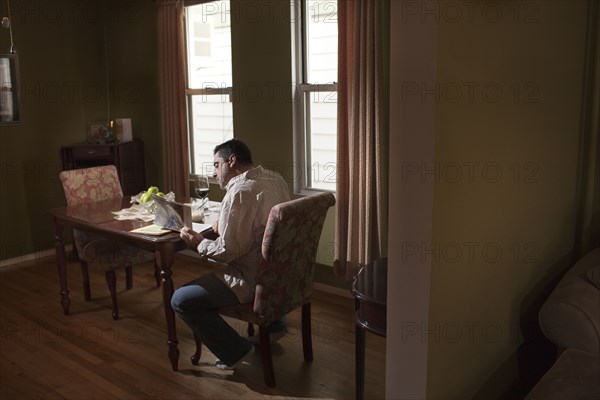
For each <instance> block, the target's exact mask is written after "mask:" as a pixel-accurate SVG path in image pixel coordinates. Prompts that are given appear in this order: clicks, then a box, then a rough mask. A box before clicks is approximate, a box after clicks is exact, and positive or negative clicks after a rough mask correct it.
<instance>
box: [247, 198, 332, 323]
mask: <svg viewBox="0 0 600 400" xmlns="http://www.w3.org/2000/svg"><path fill="white" fill-rule="evenodd" d="M334 204H335V197H334V196H333V194H331V193H321V194H317V195H312V196H306V197H303V198H299V199H296V200H292V201H288V202H285V203H281V204H278V205H276V206H274V207H273V208H272V209H271V212H270V214H269V219H268V221H267V225H266V228H265V233H264V236H263V242H262V256H263V260H262V261H263V263H264V265H263V267H264V269H263V270H262V272H261V273H260V274H259V276H258V284H257V286H256V295H255V298H254V312H255V313H257V314H258V315H259V316H260V318H261V319H262V320H263V321H274V320H277V319H279V318H281V317H283V316H284V315H285V314H287V313H288V312H290V311H292V310H294V309H296V308H297V307H299V306H301V305H303V304H305V303H307V302H308V301H310V296H311V295H312V288H313V276H314V268H315V261H316V257H317V249H318V245H319V238H320V237H321V231H322V229H323V223H324V221H325V216H326V215H327V210H328V209H329V207H331V206H333V205H334Z"/></svg>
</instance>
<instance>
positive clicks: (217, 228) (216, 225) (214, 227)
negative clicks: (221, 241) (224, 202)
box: [212, 219, 219, 234]
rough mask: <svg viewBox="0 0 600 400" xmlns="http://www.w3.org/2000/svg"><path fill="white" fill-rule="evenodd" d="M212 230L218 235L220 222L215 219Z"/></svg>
mask: <svg viewBox="0 0 600 400" xmlns="http://www.w3.org/2000/svg"><path fill="white" fill-rule="evenodd" d="M212 230H213V232H214V233H216V234H218V233H219V220H218V219H215V220H214V221H213V223H212Z"/></svg>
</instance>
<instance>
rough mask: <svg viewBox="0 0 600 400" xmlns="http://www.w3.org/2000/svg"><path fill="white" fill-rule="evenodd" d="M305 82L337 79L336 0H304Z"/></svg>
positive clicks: (321, 82)
mask: <svg viewBox="0 0 600 400" xmlns="http://www.w3.org/2000/svg"><path fill="white" fill-rule="evenodd" d="M304 15H305V16H306V21H305V27H306V55H307V60H306V64H305V65H306V82H305V83H312V84H317V83H320V84H323V83H332V82H336V81H337V62H338V60H337V53H338V24H337V1H334V0H306V10H305V14H304Z"/></svg>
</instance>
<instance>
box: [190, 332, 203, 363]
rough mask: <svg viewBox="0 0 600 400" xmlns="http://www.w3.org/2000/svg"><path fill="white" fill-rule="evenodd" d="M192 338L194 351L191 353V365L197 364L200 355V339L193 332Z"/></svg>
mask: <svg viewBox="0 0 600 400" xmlns="http://www.w3.org/2000/svg"><path fill="white" fill-rule="evenodd" d="M194 340H195V341H196V352H195V353H194V354H193V355H192V357H191V360H192V365H198V363H199V362H200V356H201V355H202V339H200V338H199V337H198V335H196V334H195V333H194Z"/></svg>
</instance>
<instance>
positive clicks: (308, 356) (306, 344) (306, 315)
mask: <svg viewBox="0 0 600 400" xmlns="http://www.w3.org/2000/svg"><path fill="white" fill-rule="evenodd" d="M302 348H303V350H304V361H307V362H312V360H313V350H312V327H311V321H310V303H306V304H303V305H302Z"/></svg>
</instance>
